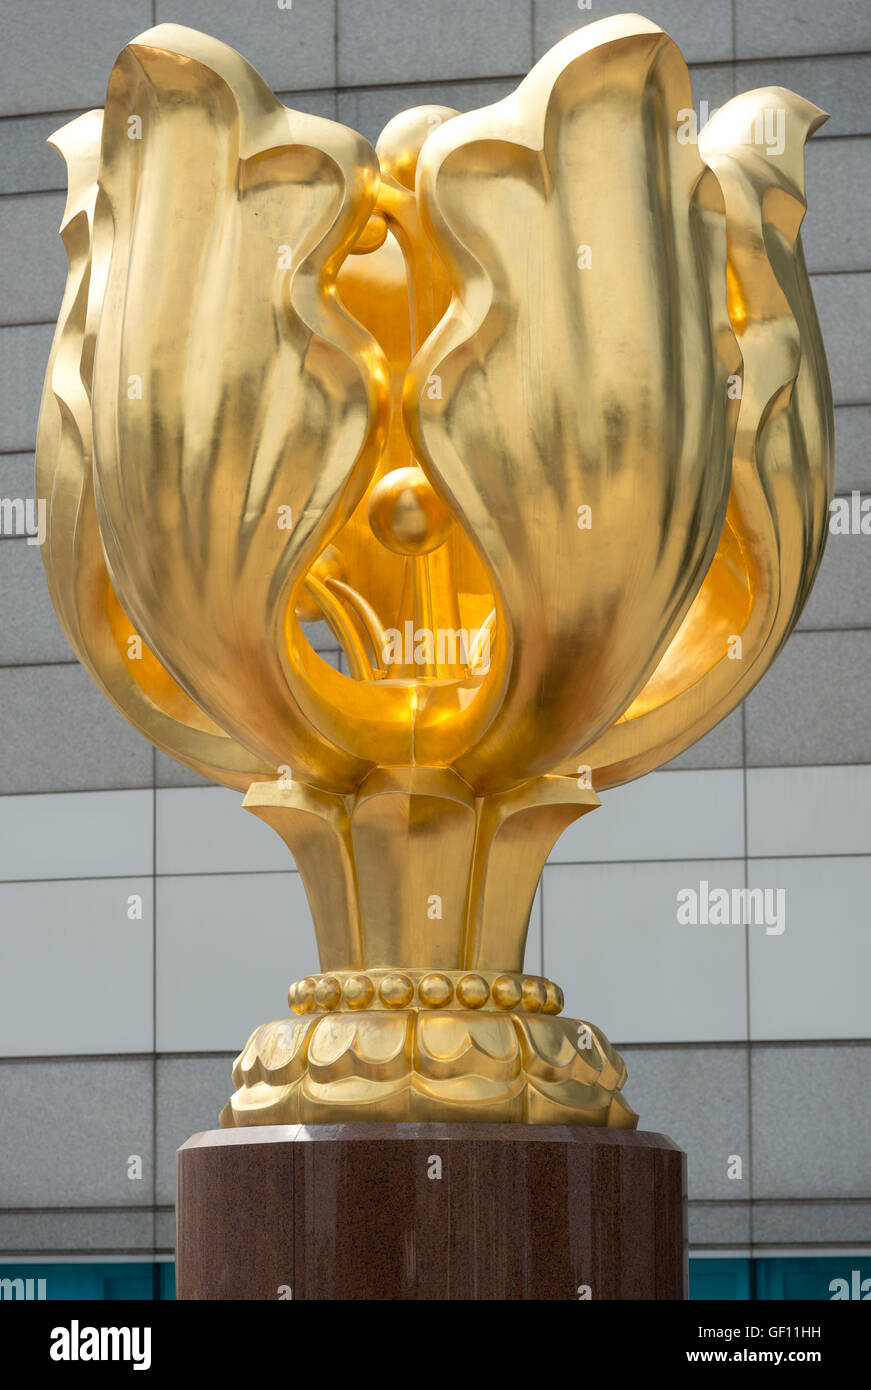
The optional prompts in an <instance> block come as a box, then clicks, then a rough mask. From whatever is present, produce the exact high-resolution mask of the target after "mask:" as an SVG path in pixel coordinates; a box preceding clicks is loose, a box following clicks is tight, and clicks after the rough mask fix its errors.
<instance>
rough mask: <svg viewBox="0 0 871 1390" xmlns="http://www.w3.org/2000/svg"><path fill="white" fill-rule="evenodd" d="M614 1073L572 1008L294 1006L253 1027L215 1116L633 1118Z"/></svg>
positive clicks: (600, 1121)
mask: <svg viewBox="0 0 871 1390" xmlns="http://www.w3.org/2000/svg"><path fill="white" fill-rule="evenodd" d="M625 1079H626V1067H625V1066H624V1064H623V1061H622V1059H621V1058H620V1057H619V1056H618V1054H617V1053H616V1052H615V1051H614V1049H613V1048H612V1047H611V1044H610V1043H609V1042H608V1039H607V1038H606V1037H605V1036H604V1034H603V1033H601V1032H600V1031H599V1030H598V1029H597V1028H595V1027H594V1026H593V1025H592V1024H586V1023H581V1022H579V1021H577V1020H576V1019H570V1018H562V1017H560V1018H556V1017H553V1016H548V1015H544V1014H536V1013H532V1014H530V1013H528V1012H523V1011H521V1010H517V1011H516V1012H515V1011H513V1010H512V1011H511V1012H504V1013H498V1014H497V1013H493V1012H487V1013H482V1012H480V1011H478V1010H475V1009H427V1010H425V1011H421V1010H418V1009H389V1010H377V1009H367V1010H366V1011H365V1012H359V1013H358V1012H351V1011H343V1012H336V1013H323V1014H317V1015H315V1016H311V1015H303V1016H302V1017H297V1018H287V1019H280V1020H277V1021H276V1022H273V1023H265V1024H263V1025H262V1026H261V1027H260V1028H258V1029H257V1030H256V1031H255V1032H254V1033H253V1034H252V1036H251V1038H250V1039H249V1041H248V1043H247V1045H246V1047H245V1049H244V1051H243V1052H242V1053H241V1055H240V1056H239V1057H238V1058H237V1060H236V1063H235V1065H234V1068H233V1081H234V1084H235V1085H236V1087H237V1090H236V1091H235V1093H234V1095H233V1096H232V1097H231V1098H230V1100H229V1101H228V1103H227V1105H226V1106H225V1107H224V1109H223V1111H222V1113H221V1125H222V1126H223V1127H224V1128H233V1127H241V1126H245V1125H284V1124H338V1123H342V1122H344V1121H351V1120H364V1121H382V1122H394V1123H398V1122H403V1121H415V1122H419V1121H445V1120H451V1121H478V1122H490V1123H503V1124H521V1123H525V1124H551V1125H552V1124H563V1125H564V1124H571V1125H599V1126H610V1127H612V1128H620V1129H634V1128H635V1125H636V1123H637V1119H638V1117H637V1115H635V1113H634V1112H633V1111H632V1110H631V1109H630V1108H629V1106H628V1105H627V1104H626V1101H625V1100H624V1099H623V1096H622V1095H621V1087H622V1085H623V1083H624V1081H625Z"/></svg>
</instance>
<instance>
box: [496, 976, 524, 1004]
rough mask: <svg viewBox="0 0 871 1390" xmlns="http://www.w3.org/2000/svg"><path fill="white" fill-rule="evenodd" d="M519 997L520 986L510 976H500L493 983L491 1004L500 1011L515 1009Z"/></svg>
mask: <svg viewBox="0 0 871 1390" xmlns="http://www.w3.org/2000/svg"><path fill="white" fill-rule="evenodd" d="M520 997H521V995H520V985H519V984H518V983H517V981H516V980H515V979H513V978H512V976H511V975H500V976H499V979H498V980H494V981H493V1003H494V1004H496V1005H497V1006H498V1007H499V1008H500V1009H516V1008H517V1005H518V1004H519V1003H520Z"/></svg>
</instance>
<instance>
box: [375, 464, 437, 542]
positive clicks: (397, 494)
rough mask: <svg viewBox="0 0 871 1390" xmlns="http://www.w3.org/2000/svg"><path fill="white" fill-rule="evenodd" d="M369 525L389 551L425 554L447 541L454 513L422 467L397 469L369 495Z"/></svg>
mask: <svg viewBox="0 0 871 1390" xmlns="http://www.w3.org/2000/svg"><path fill="white" fill-rule="evenodd" d="M369 525H370V526H371V528H372V531H373V533H374V535H375V536H376V537H377V539H378V540H379V541H380V542H381V544H382V545H383V546H385V547H386V548H387V550H392V551H393V552H394V553H395V554H397V555H426V554H428V553H429V551H430V550H437V549H438V547H439V546H440V545H443V544H444V542H445V541H446V540H447V536H448V532H449V530H450V526H451V514H450V512H449V511H448V509H447V507H446V506H445V504H444V503H443V502H442V500H441V498H440V497H438V495H437V494H436V492H435V491H434V489H433V487H432V485H431V483H429V482H428V480H427V479H426V478H425V477H424V475H423V473H422V472H421V470H420V469H419V468H414V467H412V468H395V469H394V470H393V472H392V473H388V474H386V476H385V477H383V478H382V479H381V480H380V481H379V482H377V483H376V484H375V486H374V487H373V489H372V492H371V493H370V496H369Z"/></svg>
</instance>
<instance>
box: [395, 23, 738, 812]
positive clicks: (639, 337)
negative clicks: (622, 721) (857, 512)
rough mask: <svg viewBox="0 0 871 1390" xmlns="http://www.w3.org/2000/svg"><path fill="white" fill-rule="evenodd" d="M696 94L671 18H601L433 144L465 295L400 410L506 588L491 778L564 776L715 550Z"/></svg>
mask: <svg viewBox="0 0 871 1390" xmlns="http://www.w3.org/2000/svg"><path fill="white" fill-rule="evenodd" d="M690 99H691V92H690V83H689V75H688V73H687V70H686V66H685V64H684V61H683V59H682V58H681V56H680V53H679V52H678V50H677V48H676V47H675V45H674V44H673V43H672V42H671V40H670V39H669V38H668V37H667V35H665V34H663V33H662V31H661V30H660V29H659V28H657V26H656V25H654V24H650V23H648V22H647V21H646V20H643V19H641V18H639V17H638V16H635V15H627V16H622V17H620V18H616V19H607V20H602V21H600V22H599V23H596V24H592V25H589V26H587V27H586V28H584V29H583V30H581V31H580V32H579V33H577V34H574V35H572V36H571V37H570V38H568V39H566V40H564V42H563V43H561V44H558V45H557V46H556V47H555V48H554V49H553V50H552V51H551V52H550V53H549V54H547V55H546V57H545V58H543V59H542V60H541V62H540V63H538V64H537V66H536V67H535V68H534V69H533V71H532V72H531V73H530V75H529V77H528V78H526V79H525V81H524V82H523V83H521V85H520V87H519V88H518V89H517V91H516V92H515V93H514V94H513V95H512V96H510V97H508V98H507V99H506V100H505V101H503V102H499V103H498V104H497V105H495V106H492V107H488V108H486V109H484V110H482V111H475V112H471V113H470V114H468V115H465V116H457V117H455V118H454V119H453V120H451V121H448V122H447V123H446V124H445V125H444V126H442V127H441V128H440V129H438V130H436V131H435V132H434V134H433V135H432V136H430V137H429V139H428V140H427V141H426V143H425V145H424V147H423V150H422V153H421V157H420V162H419V167H418V183H417V189H418V198H419V201H420V203H421V215H422V219H423V222H424V225H425V226H426V227H427V230H428V232H429V235H430V237H431V239H432V240H433V242H434V244H435V245H436V247H437V249H438V250H439V253H440V255H441V256H442V259H443V261H444V263H445V265H446V266H447V268H448V271H449V273H450V275H451V278H452V281H453V284H454V299H453V302H452V306H451V308H450V309H449V311H448V313H447V314H446V316H445V317H444V318H443V319H442V321H441V323H440V324H439V325H438V327H437V328H436V330H435V332H434V333H433V334H432V335H431V336H430V338H429V340H428V343H427V344H426V345H425V346H424V348H423V350H422V351H421V353H420V354H419V355H418V357H417V358H416V360H415V362H414V363H413V364H412V368H411V371H410V373H409V380H408V385H407V389H406V417H407V422H408V426H409V430H410V432H411V435H412V438H413V440H414V442H415V445H416V448H417V451H418V453H419V455H420V457H421V459H422V461H423V462H424V464H425V466H426V468H427V471H428V473H429V475H430V477H431V480H432V482H433V485H434V486H435V487H436V489H437V490H438V491H439V492H440V493H441V494H442V495H443V497H444V498H445V499H446V500H448V502H449V504H450V506H451V508H452V509H453V510H454V511H455V512H456V513H457V514H458V516H459V518H460V520H461V521H462V524H463V525H464V527H465V528H466V530H467V532H468V534H469V535H470V536H471V537H472V538H473V539H474V541H475V543H476V544H477V546H478V547H479V549H480V552H481V554H482V556H483V558H484V559H485V561H486V563H487V565H488V567H489V569H490V571H491V573H492V576H493V580H494V585H495V588H496V592H497V625H496V630H497V634H498V640H497V642H496V646H495V657H494V661H495V664H496V665H497V666H499V668H500V670H501V678H502V683H503V698H502V703H501V705H500V706H499V708H498V711H497V713H496V714H495V717H494V718H493V720H492V722H491V723H490V725H489V727H488V728H487V729H486V731H485V732H484V734H483V736H482V737H481V738H480V740H479V741H478V742H477V744H476V745H475V746H473V747H472V749H471V750H470V751H469V752H468V753H467V754H466V755H465V756H463V757H462V758H460V759H459V760H458V762H457V764H456V766H457V769H458V771H459V772H460V774H461V775H462V776H464V777H465V778H466V780H467V781H469V782H470V783H471V785H473V786H475V787H476V789H480V790H483V791H493V790H497V789H499V788H500V787H501V786H506V785H510V784H511V783H512V782H516V781H518V780H520V779H521V778H524V777H529V776H532V775H534V774H536V773H540V772H547V771H549V770H550V769H552V768H553V767H555V766H556V765H557V764H558V763H559V761H560V760H561V759H562V758H564V757H565V756H566V755H568V754H569V753H571V751H572V750H573V749H574V748H577V747H579V746H583V744H584V743H585V742H589V741H590V740H591V739H592V738H594V737H596V736H597V735H598V734H599V733H600V732H601V731H602V730H603V729H604V728H607V726H608V725H609V724H610V723H611V722H612V721H613V720H614V719H616V718H617V717H618V716H619V715H620V714H621V712H622V711H623V710H624V709H625V708H626V705H627V703H628V701H629V700H630V699H631V698H632V696H633V695H634V694H635V693H636V691H637V690H638V689H640V688H641V686H642V685H643V684H644V682H645V680H646V679H647V678H648V677H649V675H650V674H651V672H652V671H653V670H654V669H655V667H656V665H657V663H658V662H659V660H660V658H661V656H662V654H663V652H664V651H665V650H666V648H667V646H668V643H669V641H670V640H671V638H672V637H673V635H674V633H675V631H676V630H677V628H678V626H679V625H680V622H681V621H682V619H683V617H684V615H685V613H686V611H687V609H688V607H689V605H690V603H691V601H692V599H693V597H694V595H695V593H696V591H697V589H698V587H699V585H700V583H701V581H702V579H703V577H704V574H705V573H706V571H707V569H708V567H709V565H710V562H711V560H712V558H713V554H714V551H715V549H716V544H717V539H718V537H719V534H720V530H721V528H722V524H723V518H724V515H725V509H726V501H727V496H728V486H729V471H728V470H729V456H730V453H731V439H730V428H731V426H732V425H733V424H734V412H733V413H732V415H731V416H730V413H729V412H728V410H727V408H726V379H727V376H728V374H729V373H730V372H731V371H733V370H735V369H736V368H737V366H738V363H739V356H738V352H737V348H736V346H735V342H734V338H733V335H732V333H731V330H730V328H729V323H728V317H727V314H726V301H725V285H724V284H723V283H722V267H723V265H724V264H725V233H724V228H723V224H722V218H720V219H717V218H716V217H714V216H710V215H708V210H707V208H706V207H705V205H704V200H703V190H704V188H705V185H706V180H705V167H704V165H703V163H702V161H701V159H700V158H699V154H698V151H697V150H696V149H695V148H694V147H693V146H692V145H690V144H681V143H680V142H679V141H677V140H676V139H675V138H674V129H673V128H674V122H675V115H676V113H677V111H678V110H679V109H680V108H682V107H686V106H689V104H690ZM700 200H701V201H700ZM432 376H436V377H438V378H439V380H440V381H441V383H442V387H441V399H438V398H434V397H436V395H437V393H428V392H427V391H426V389H425V388H426V383H427V381H428V380H429V379H430V378H431V377H432ZM581 508H589V509H590V520H591V525H590V526H589V528H585V527H579V524H578V522H579V520H581V521H582V522H583V521H585V520H586V519H587V514H585V513H581V514H580V517H579V509H581Z"/></svg>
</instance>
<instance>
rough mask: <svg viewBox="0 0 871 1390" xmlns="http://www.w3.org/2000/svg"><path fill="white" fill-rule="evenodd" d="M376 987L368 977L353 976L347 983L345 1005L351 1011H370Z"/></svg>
mask: <svg viewBox="0 0 871 1390" xmlns="http://www.w3.org/2000/svg"><path fill="white" fill-rule="evenodd" d="M374 995H375V987H374V985H373V984H372V981H371V980H370V979H369V976H368V975H351V976H350V977H349V978H348V979H347V980H346V981H345V1003H346V1004H347V1005H348V1008H349V1009H368V1007H369V1005H370V1004H371V1003H372V1000H373V998H374Z"/></svg>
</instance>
